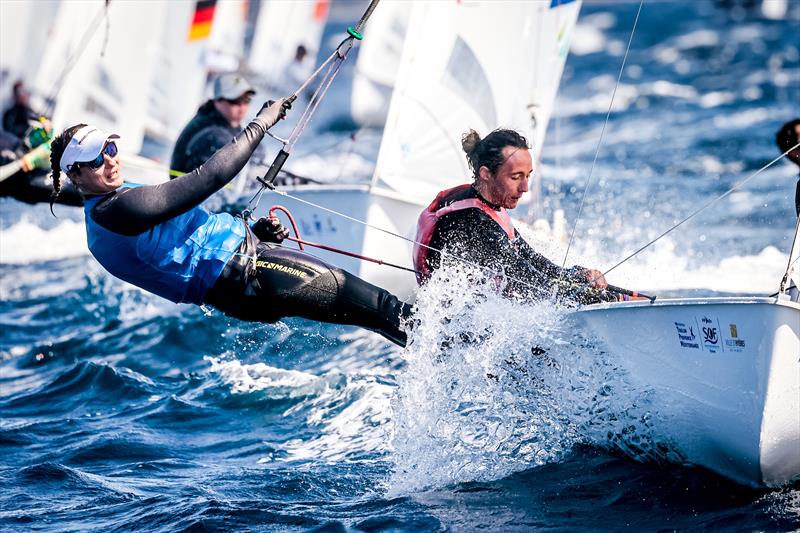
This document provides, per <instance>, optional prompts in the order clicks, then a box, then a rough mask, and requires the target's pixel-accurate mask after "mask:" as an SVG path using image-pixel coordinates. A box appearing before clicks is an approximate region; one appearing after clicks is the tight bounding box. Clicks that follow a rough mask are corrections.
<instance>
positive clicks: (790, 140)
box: [775, 118, 800, 217]
mask: <svg viewBox="0 0 800 533" xmlns="http://www.w3.org/2000/svg"><path fill="white" fill-rule="evenodd" d="M798 142H800V118H796V119H794V120H790V121H789V122H787V123H786V124H784V125H783V126H781V129H779V130H778V132H777V133H776V134H775V144H777V145H778V149H779V150H780V151H781V153H783V152H786V151H787V150H789V149H790V148H792V147H793V146H795V145H796V144H797V143H798ZM786 157H787V158H788V159H789V161H791V162H792V163H794V164H795V165H797V166H798V167H800V147H798V148H795V149H793V150H789V152H788V153H787V154H786ZM794 207H795V211H796V212H797V216H798V217H800V174H799V175H798V176H797V188H796V189H795V192H794Z"/></svg>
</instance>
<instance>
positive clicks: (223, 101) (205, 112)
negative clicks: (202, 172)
mask: <svg viewBox="0 0 800 533" xmlns="http://www.w3.org/2000/svg"><path fill="white" fill-rule="evenodd" d="M255 92H256V91H255V89H253V87H252V86H251V85H250V84H249V83H248V82H247V80H246V79H245V78H244V77H243V76H242V75H240V74H236V73H233V74H223V75H221V76H220V77H218V78H217V79H216V80H215V82H214V99H213V100H208V101H206V102H205V103H204V104H203V105H201V106H200V108H199V109H198V110H197V114H196V115H195V116H194V117H193V118H192V120H190V121H189V123H188V124H187V125H186V127H185V128H183V131H182V132H181V133H180V135H178V140H177V141H175V148H174V149H173V151H172V161H171V162H170V167H169V168H170V178H175V177H177V176H180V175H181V174H184V173H187V172H191V171H192V170H194V169H196V168H197V167H199V166H200V165H202V164H203V163H205V162H206V161H207V160H208V158H209V157H211V156H212V155H214V153H215V152H216V151H217V150H219V149H220V148H222V147H223V146H225V145H226V144H227V143H229V142H230V140H231V139H233V138H234V136H235V135H236V134H237V133H239V130H240V129H241V123H242V120H243V119H244V117H245V115H246V114H247V110H248V108H249V107H250V100H251V99H252V97H253V95H254V94H255Z"/></svg>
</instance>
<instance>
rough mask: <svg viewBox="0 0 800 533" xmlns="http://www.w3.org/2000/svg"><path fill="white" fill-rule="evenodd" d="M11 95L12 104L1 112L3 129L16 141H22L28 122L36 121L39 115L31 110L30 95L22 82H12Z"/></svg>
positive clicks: (28, 125)
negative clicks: (16, 139) (15, 138)
mask: <svg viewBox="0 0 800 533" xmlns="http://www.w3.org/2000/svg"><path fill="white" fill-rule="evenodd" d="M12 93H13V94H12V96H13V99H14V103H13V104H11V107H9V108H8V109H6V110H5V111H4V112H3V129H4V130H5V131H7V132H8V133H10V134H12V135H14V136H15V137H17V138H18V139H22V138H24V137H25V133H26V132H27V131H28V128H29V127H30V124H29V122H30V121H31V120H36V119H37V118H38V117H39V115H38V114H37V113H36V112H35V111H34V110H33V109H31V105H30V98H31V95H30V93H29V92H28V89H26V88H25V85H24V84H23V83H22V80H17V81H15V82H14V86H13V87H12Z"/></svg>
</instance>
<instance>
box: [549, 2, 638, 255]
mask: <svg viewBox="0 0 800 533" xmlns="http://www.w3.org/2000/svg"><path fill="white" fill-rule="evenodd" d="M643 5H644V0H639V9H638V10H637V11H636V18H635V19H633V26H632V27H631V34H630V36H629V37H628V46H627V47H626V48H625V55H624V56H623V57H622V63H621V64H620V66H619V73H618V74H617V82H616V83H615V84H614V90H613V91H612V92H611V100H610V101H609V102H608V111H606V119H605V120H604V121H603V127H602V129H601V130H600V137H599V138H598V139H597V147H596V148H595V150H594V158H593V159H592V166H591V167H590V168H589V175H588V176H586V185H584V187H583V195H582V196H581V203H580V205H579V206H578V215H577V216H576V217H575V224H573V225H572V231H571V232H570V234H569V242H567V250H566V252H564V260H563V261H562V262H561V268H564V266H565V265H566V264H567V256H569V249H570V247H571V246H572V240H573V239H574V238H575V231H576V230H577V228H578V223H579V222H580V221H581V213H582V212H583V204H584V203H585V202H586V193H587V192H588V191H589V185H590V184H591V182H592V175H593V174H594V167H595V165H596V163H597V156H598V155H599V154H600V146H601V145H602V144H603V137H604V135H605V133H606V126H607V125H608V119H609V118H610V117H611V109H612V108H613V107H614V97H615V96H616V95H617V88H618V87H619V82H620V80H621V79H622V73H623V71H624V70H625V62H626V61H627V60H628V52H630V49H631V43H632V42H633V36H634V34H635V33H636V25H637V24H638V23H639V15H640V14H641V13H642V6H643Z"/></svg>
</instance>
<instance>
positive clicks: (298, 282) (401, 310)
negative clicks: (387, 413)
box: [84, 118, 410, 345]
mask: <svg viewBox="0 0 800 533" xmlns="http://www.w3.org/2000/svg"><path fill="white" fill-rule="evenodd" d="M265 132H266V128H265V127H264V125H263V122H261V121H260V119H258V118H256V119H254V120H253V122H251V123H250V124H249V125H248V126H247V127H246V128H245V129H244V130H243V131H242V132H241V133H240V134H239V135H237V136H236V138H235V139H234V140H233V141H232V142H230V143H228V144H227V145H226V146H224V147H223V148H221V149H220V150H219V151H218V152H217V153H216V154H214V156H212V157H211V159H209V160H208V161H207V162H206V163H205V164H204V165H202V166H201V167H200V168H198V169H197V170H195V171H193V172H191V173H189V174H184V175H183V176H180V177H179V178H176V179H174V180H172V181H169V182H167V183H162V184H160V185H155V186H138V185H130V184H126V185H123V186H122V187H120V188H118V189H117V190H115V191H113V192H111V193H109V194H106V195H103V196H90V197H87V198H86V200H85V205H84V212H85V216H86V231H87V237H88V244H89V249H90V250H91V252H92V255H94V257H95V258H96V259H97V260H98V261H99V262H100V264H102V265H103V266H104V267H105V268H106V269H107V270H108V271H109V272H110V273H111V274H113V275H114V276H116V277H118V278H120V279H122V280H125V281H128V282H130V283H132V284H134V285H136V286H138V287H141V288H143V289H145V290H147V291H149V292H152V293H154V294H157V295H159V296H162V297H164V298H167V299H168V300H171V301H173V302H180V303H192V304H209V305H212V306H214V307H216V308H218V309H219V310H221V311H222V312H224V313H225V314H227V315H230V316H233V317H236V318H240V319H243V320H250V321H261V322H273V321H276V320H278V319H280V318H282V317H286V316H299V317H304V318H310V319H313V320H319V321H324V322H332V323H337V324H350V325H355V326H360V327H364V328H367V329H371V330H374V331H376V332H378V333H380V334H382V335H384V336H385V337H387V338H388V339H390V340H392V341H393V342H395V343H397V344H400V345H404V344H405V342H406V336H405V333H404V332H403V331H402V330H401V329H400V320H401V316H408V315H409V314H410V307H409V306H408V305H406V304H404V303H402V302H400V301H399V300H398V299H397V298H396V297H395V296H394V295H392V294H390V293H389V292H387V291H385V290H383V289H380V288H378V287H376V286H374V285H371V284H369V283H367V282H365V281H363V280H361V279H360V278H358V277H356V276H353V275H351V274H349V273H347V272H345V271H343V270H340V269H338V268H335V267H332V266H329V265H327V264H326V263H324V262H322V261H320V260H318V259H316V258H314V257H312V256H310V255H308V254H306V253H304V252H301V251H298V250H293V249H288V248H283V247H281V246H279V245H275V244H271V243H266V242H261V241H259V240H258V238H256V237H255V235H254V234H253V232H252V230H251V229H250V227H249V226H248V225H247V224H246V223H245V222H244V220H243V219H241V218H237V217H233V216H231V215H229V214H227V213H219V214H211V213H208V212H207V211H206V210H204V209H203V208H201V207H198V205H199V204H200V203H201V202H202V201H204V200H205V199H206V198H208V197H209V196H210V195H211V194H213V193H214V192H216V191H218V190H219V189H221V188H222V187H223V186H224V185H225V184H227V183H228V182H229V181H230V180H231V179H233V177H234V176H236V174H237V173H238V172H239V171H240V170H241V169H242V167H243V166H244V164H245V163H246V162H247V160H248V158H249V157H250V155H251V154H252V152H253V150H254V149H255V147H256V146H257V145H258V143H259V142H260V141H261V138H262V137H263V136H264V133H265Z"/></svg>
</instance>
